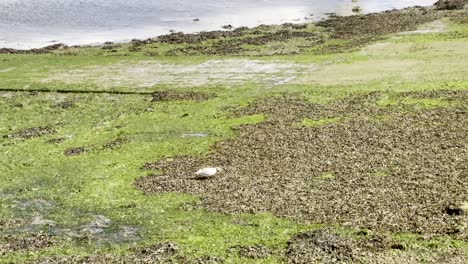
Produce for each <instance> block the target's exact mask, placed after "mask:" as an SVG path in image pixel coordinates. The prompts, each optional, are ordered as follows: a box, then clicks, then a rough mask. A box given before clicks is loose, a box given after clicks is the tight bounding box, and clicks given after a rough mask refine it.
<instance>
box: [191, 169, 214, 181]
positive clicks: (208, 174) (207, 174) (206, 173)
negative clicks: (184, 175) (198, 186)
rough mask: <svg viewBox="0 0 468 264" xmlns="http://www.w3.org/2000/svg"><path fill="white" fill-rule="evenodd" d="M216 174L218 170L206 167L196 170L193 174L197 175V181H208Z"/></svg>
mask: <svg viewBox="0 0 468 264" xmlns="http://www.w3.org/2000/svg"><path fill="white" fill-rule="evenodd" d="M217 172H218V168H212V167H208V168H203V169H200V170H198V171H197V172H196V173H195V174H196V175H197V179H208V178H212V177H214V176H215V175H216V173H217Z"/></svg>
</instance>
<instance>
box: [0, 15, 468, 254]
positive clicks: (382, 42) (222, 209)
mask: <svg viewBox="0 0 468 264" xmlns="http://www.w3.org/2000/svg"><path fill="white" fill-rule="evenodd" d="M404 12H411V16H416V17H417V19H418V23H415V24H414V25H413V23H412V22H411V23H409V22H408V21H409V20H407V17H408V15H407V14H406V13H404V14H398V13H392V12H391V13H389V14H390V15H388V14H387V16H389V17H393V18H394V17H398V18H399V19H400V21H403V22H402V23H393V24H392V25H394V26H395V25H398V27H397V29H395V27H396V26H395V27H393V28H391V30H382V31H379V32H381V33H379V34H381V35H379V36H378V37H377V38H369V36H366V37H364V36H362V35H360V34H364V35H366V32H356V31H355V32H354V33H355V36H358V39H354V37H353V40H352V41H356V42H354V44H352V45H351V46H340V47H339V49H333V51H330V50H328V51H325V50H324V49H322V50H320V52H313V51H307V50H302V51H298V53H299V54H291V53H286V54H289V55H283V56H279V55H272V56H261V57H255V56H254V57H252V56H246V55H247V54H244V53H242V54H239V53H237V54H236V53H232V54H231V55H228V56H224V55H216V56H212V55H210V56H208V55H203V54H198V55H197V56H186V54H185V55H184V54H176V55H177V56H171V57H167V56H157V57H153V56H154V54H153V55H150V54H145V53H144V49H146V48H148V49H150V47H151V46H147V45H162V44H158V43H140V44H137V45H140V46H139V47H141V48H142V52H138V51H133V52H130V51H128V50H127V51H126V52H123V53H122V52H121V51H122V50H119V49H117V52H112V51H111V50H108V49H102V48H94V49H77V48H74V49H60V50H56V51H53V52H52V53H49V54H1V55H0V78H1V79H0V90H1V92H0V112H1V115H0V153H1V159H0V169H1V171H2V173H1V174H0V180H1V182H2V185H1V186H0V200H1V203H0V233H1V234H2V235H1V237H0V259H1V260H0V263H3V262H5V263H11V262H13V263H15V262H32V263H112V262H115V263H125V262H132V263H161V262H163V263H164V262H167V263H223V262H224V263H288V262H289V263H327V262H328V263H336V262H342V263H349V262H358V263H359V262H360V263H420V262H423V263H424V262H429V263H430V262H432V263H441V262H445V263H466V262H467V258H468V257H467V251H468V239H467V229H466V226H467V218H466V217H467V211H468V208H467V202H468V197H467V194H466V192H465V190H466V189H467V188H466V187H467V186H466V184H467V180H466V177H467V175H466V173H467V168H466V164H467V163H468V162H467V145H466V142H467V134H468V132H467V130H466V127H468V125H467V111H468V110H467V105H468V102H467V90H468V80H467V79H466V76H468V74H467V72H466V68H468V67H466V66H467V65H466V62H467V61H468V59H467V57H468V54H467V51H468V48H467V39H468V28H467V24H466V21H467V20H466V11H464V10H454V11H446V10H443V11H441V12H442V13H436V11H430V14H429V15H428V16H427V17H421V16H420V15H421V12H423V11H422V9H417V10H412V11H411V10H410V11H404ZM389 17H385V18H389ZM352 19H353V20H351V21H354V19H360V20H362V21H361V22H362V23H369V22H367V19H369V18H368V17H365V18H359V17H357V18H352ZM379 19H380V18H379ZM348 21H349V20H348ZM341 23H342V18H335V19H334V20H331V21H329V22H328V24H327V25H322V26H320V25H308V26H307V28H300V27H296V28H293V27H292V26H290V25H289V27H290V31H291V32H296V31H307V30H310V28H312V27H318V29H319V30H321V31H323V32H325V33H326V34H332V31H329V30H331V29H333V32H334V34H336V35H333V36H332V35H329V36H330V39H328V40H329V41H332V42H328V44H329V45H331V44H333V43H335V44H336V43H339V44H340V45H341V44H343V43H345V42H346V41H348V40H349V39H346V38H348V37H349V36H347V35H346V34H344V33H340V32H342V31H340V25H341ZM408 23H409V24H408ZM408 25H410V26H408ZM325 26H326V27H325ZM284 27H288V26H284ZM249 30H251V29H249ZM256 30H259V29H256ZM265 30H272V29H271V28H270V29H265ZM372 30H374V29H372ZM284 34H286V33H284ZM288 34H289V33H288ZM292 34H299V35H300V34H303V33H292ZM275 36H277V35H275ZM179 37H181V38H182V39H183V40H184V39H185V38H187V36H179ZM192 37H193V36H191V37H190V38H192ZM204 37H207V36H204ZM245 37H247V36H239V37H238V38H245ZM250 37H252V36H250ZM196 38H201V37H200V36H198V37H196ZM337 38H342V39H341V40H338V39H337ZM227 39H228V38H226V40H227ZM257 40H258V38H257ZM168 41H169V40H168ZM170 41H180V40H177V39H176V40H170ZM184 41H185V40H184ZM190 41H193V42H194V43H192V44H190V45H194V46H196V45H206V44H207V43H204V44H203V43H201V44H200V43H197V42H195V40H190ZM197 41H198V40H197ZM204 41H205V40H204ZM206 41H208V40H206ZM209 41H212V42H217V41H220V40H219V39H216V38H215V39H212V40H209ZM249 41H251V40H249ZM311 41H312V40H311ZM287 42H288V41H279V42H278V43H282V44H281V45H283V44H284V43H287ZM210 43H211V42H210ZM347 43H348V44H349V43H350V42H349V41H348V42H347ZM254 44H255V43H254ZM254 44H249V45H253V46H255V47H261V48H262V50H263V51H265V52H266V51H274V49H277V48H280V46H275V45H276V44H275V45H273V46H269V45H270V44H269V43H266V44H265V43H263V44H261V45H258V46H256V44H255V45H254ZM309 44H310V43H309ZM309 44H307V45H309ZM128 45H133V44H128ZM164 45H167V46H166V47H167V51H169V50H171V49H178V48H180V46H179V45H185V46H187V44H174V43H165V44H164ZM242 45H243V44H242ZM305 45H306V44H305ZM272 47H273V48H274V49H272ZM343 47H346V48H345V49H343ZM124 48H125V47H122V49H124ZM348 48H350V49H348ZM316 51H318V50H316ZM67 52H68V53H67ZM66 53H67V54H66ZM274 53H275V52H271V54H274ZM266 54H267V53H264V54H263V55H266ZM182 55H183V56H182ZM199 55H200V56H199ZM132 70H133V71H132ZM106 80H107V81H106ZM179 81H180V82H179ZM204 166H216V167H221V168H222V169H223V171H222V172H221V173H220V174H219V175H218V176H217V177H215V178H214V179H211V180H205V181H196V180H193V179H191V178H193V173H194V172H195V171H196V170H198V169H200V168H201V167H204ZM3 172H5V173H3Z"/></svg>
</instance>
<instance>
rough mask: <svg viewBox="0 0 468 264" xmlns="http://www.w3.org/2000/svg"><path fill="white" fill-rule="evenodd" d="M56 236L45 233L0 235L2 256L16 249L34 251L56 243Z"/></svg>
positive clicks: (0, 252) (0, 254)
mask: <svg viewBox="0 0 468 264" xmlns="http://www.w3.org/2000/svg"><path fill="white" fill-rule="evenodd" d="M54 243H55V242H54V238H53V237H52V236H49V235H46V234H44V233H38V234H33V235H31V236H26V237H20V236H14V235H2V236H1V237H0V256H4V255H6V254H8V253H12V252H16V251H28V252H34V251H38V250H41V249H44V248H48V247H51V246H53V245H54Z"/></svg>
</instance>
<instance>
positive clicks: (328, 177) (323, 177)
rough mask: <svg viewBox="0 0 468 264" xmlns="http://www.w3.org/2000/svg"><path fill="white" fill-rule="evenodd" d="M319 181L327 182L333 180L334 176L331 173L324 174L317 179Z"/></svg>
mask: <svg viewBox="0 0 468 264" xmlns="http://www.w3.org/2000/svg"><path fill="white" fill-rule="evenodd" d="M318 179H319V180H323V181H327V180H333V179H335V175H334V174H333V173H331V172H327V173H324V174H322V175H320V176H319V177H318Z"/></svg>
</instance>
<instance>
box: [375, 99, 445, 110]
mask: <svg viewBox="0 0 468 264" xmlns="http://www.w3.org/2000/svg"><path fill="white" fill-rule="evenodd" d="M377 105H378V106H380V107H398V106H413V107H418V108H437V107H448V106H450V102H449V101H447V100H444V99H442V98H411V97H409V98H389V97H387V98H383V99H380V100H379V101H378V102H377Z"/></svg>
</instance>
